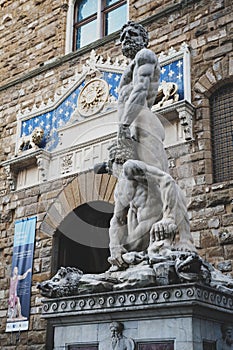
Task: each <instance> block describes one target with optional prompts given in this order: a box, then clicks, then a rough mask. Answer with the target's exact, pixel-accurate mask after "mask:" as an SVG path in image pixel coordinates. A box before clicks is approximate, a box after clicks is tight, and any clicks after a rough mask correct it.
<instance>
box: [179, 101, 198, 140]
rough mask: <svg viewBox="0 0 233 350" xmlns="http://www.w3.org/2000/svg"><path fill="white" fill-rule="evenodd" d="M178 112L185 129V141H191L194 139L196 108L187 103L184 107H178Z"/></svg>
mask: <svg viewBox="0 0 233 350" xmlns="http://www.w3.org/2000/svg"><path fill="white" fill-rule="evenodd" d="M176 110H177V112H178V116H179V120H180V124H181V125H182V127H183V129H184V134H185V140H186V141H190V140H192V139H193V116H194V108H193V106H192V105H190V104H188V103H185V104H184V105H183V106H179V107H177V109H176Z"/></svg>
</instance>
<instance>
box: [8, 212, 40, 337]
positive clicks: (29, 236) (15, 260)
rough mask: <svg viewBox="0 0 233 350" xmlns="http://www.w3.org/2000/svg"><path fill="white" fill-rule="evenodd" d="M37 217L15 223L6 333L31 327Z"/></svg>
mask: <svg viewBox="0 0 233 350" xmlns="http://www.w3.org/2000/svg"><path fill="white" fill-rule="evenodd" d="M35 232H36V217H32V218H27V219H23V220H19V221H16V222H15V234H14V246H13V257H12V272H11V279H10V289H9V300H8V312H7V323H6V332H15V331H24V330H27V329H28V327H29V315H30V299H31V281H32V265H33V254H34V243H35Z"/></svg>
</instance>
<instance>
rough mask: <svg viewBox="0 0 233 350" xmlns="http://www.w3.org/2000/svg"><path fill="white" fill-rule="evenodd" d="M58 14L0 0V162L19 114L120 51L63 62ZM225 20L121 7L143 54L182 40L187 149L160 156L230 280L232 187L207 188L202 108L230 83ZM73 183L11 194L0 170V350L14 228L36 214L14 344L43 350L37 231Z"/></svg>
mask: <svg viewBox="0 0 233 350" xmlns="http://www.w3.org/2000/svg"><path fill="white" fill-rule="evenodd" d="M66 5H67V1H66V0H58V1H57V0H56V1H50V0H23V1H22V0H14V1H11V0H5V1H4V0H3V1H1V4H0V10H1V18H0V48H1V49H0V53H1V61H0V81H1V83H0V101H1V102H0V162H2V161H5V160H8V159H11V158H12V157H14V149H15V141H16V132H17V130H16V127H17V125H16V120H17V119H16V117H17V112H18V111H19V109H21V110H25V109H26V108H31V107H32V106H33V105H34V104H35V103H36V104H37V105H40V104H41V103H42V102H45V103H46V102H47V101H48V99H49V98H51V99H52V98H53V96H54V94H55V93H56V91H58V90H59V88H60V87H61V86H66V84H68V78H69V77H72V76H74V74H75V72H76V71H81V69H82V65H83V63H84V62H85V60H86V59H87V58H88V57H89V55H90V50H91V48H95V50H96V52H97V54H100V55H103V56H104V57H106V58H107V56H110V57H112V58H116V57H118V56H119V55H120V45H119V42H118V40H117V37H114V36H113V40H112V41H108V40H106V39H103V40H102V41H101V45H100V46H98V47H95V45H94V44H92V45H90V46H88V48H86V49H83V50H80V51H79V52H76V53H73V54H70V55H68V56H64V52H65V27H66V11H67V6H66ZM231 13H232V4H231V1H230V0H225V1H224V0H220V1H219V0H214V1H211V2H209V1H207V0H200V1H195V0H193V1H192V0H190V1H179V2H178V1H176V2H174V1H169V0H167V1H165V0H164V1H162V0H161V1H154V0H152V1H143V0H131V1H130V18H131V19H133V20H137V21H139V20H142V22H143V23H144V25H145V26H146V27H147V28H148V30H149V33H150V48H151V49H152V50H154V51H155V52H156V53H160V52H161V51H165V52H166V51H167V50H168V49H169V48H170V47H171V46H173V47H174V48H176V49H177V48H179V46H180V44H181V43H182V42H184V41H185V42H187V44H188V45H189V47H190V50H191V79H192V103H193V105H194V106H195V107H196V113H195V120H194V140H193V141H190V142H189V143H186V144H185V145H182V146H176V147H173V148H169V150H168V155H169V161H170V164H171V168H170V170H171V174H172V175H173V176H174V177H175V179H176V180H177V182H178V183H179V185H180V186H181V187H182V189H183V190H184V191H185V192H186V195H187V201H188V205H189V215H190V222H191V228H192V233H193V237H194V240H195V244H196V246H197V249H198V252H199V253H200V254H201V255H202V256H203V257H205V258H206V259H207V260H208V261H210V262H211V263H213V264H214V265H215V266H216V267H218V268H220V269H221V270H222V271H224V272H227V273H232V265H233V202H232V198H233V181H232V180H233V179H232V180H231V181H230V180H229V181H227V182H224V183H221V184H213V181H212V160H211V159H212V158H211V157H212V156H211V142H210V137H211V130H210V116H209V100H208V99H209V96H210V95H211V93H212V92H213V91H215V89H216V88H218V87H219V86H221V85H223V84H224V83H226V82H229V81H233V68H232V67H233V64H232V63H233V59H232V16H231ZM53 60H54V61H53ZM72 179H73V178H69V177H67V178H64V179H62V180H56V181H53V182H49V183H44V184H42V185H40V186H34V187H31V188H27V189H26V190H20V191H15V192H11V191H10V188H9V184H8V181H7V174H6V173H5V171H4V169H3V167H0V212H1V214H0V297H1V303H0V319H1V323H0V348H2V349H9V350H10V349H15V348H16V337H15V335H14V336H13V337H11V336H9V334H6V333H5V326H6V313H7V300H8V290H9V279H10V271H11V260H12V246H13V238H14V236H13V235H14V221H15V220H17V219H20V218H23V217H27V216H31V215H37V217H38V224H37V232H36V246H35V255H34V265H33V285H32V298H31V317H30V328H29V331H26V332H22V334H21V335H20V343H17V344H18V345H17V349H20V350H21V349H22V350H26V349H35V350H39V349H41V350H42V349H45V337H46V322H45V321H44V320H43V319H41V317H40V313H41V297H40V295H39V294H38V291H37V288H36V285H37V283H38V282H39V281H42V280H44V279H46V278H47V277H48V276H49V275H50V271H51V253H52V249H53V247H52V232H51V231H49V230H48V231H46V230H42V227H43V226H42V223H43V222H46V224H49V216H48V215H47V213H48V212H49V209H50V208H51V206H52V204H53V203H54V201H56V198H58V196H59V195H61V193H64V194H65V196H66V197H69V193H70V190H69V187H68V186H67V185H68V183H70V182H71V180H72ZM104 183H105V182H103V184H104ZM107 186H110V185H109V181H107V184H106V188H107ZM111 186H112V183H111ZM102 191H103V189H102ZM106 193H107V192H106ZM70 200H71V199H70ZM106 200H110V197H109V198H108V199H106ZM63 215H65V213H63ZM62 218H64V217H62V216H61V219H62ZM45 220H46V221H45ZM44 231H46V232H44Z"/></svg>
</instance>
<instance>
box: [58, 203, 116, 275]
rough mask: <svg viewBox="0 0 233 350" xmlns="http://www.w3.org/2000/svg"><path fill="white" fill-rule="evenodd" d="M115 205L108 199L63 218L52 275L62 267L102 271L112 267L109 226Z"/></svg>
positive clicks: (86, 205)
mask: <svg viewBox="0 0 233 350" xmlns="http://www.w3.org/2000/svg"><path fill="white" fill-rule="evenodd" d="M113 209H114V207H113V205H112V204H110V203H108V202H104V201H95V202H89V203H85V204H82V205H80V206H79V207H77V208H76V209H75V210H73V212H71V213H70V214H69V215H67V217H66V218H65V219H64V220H63V222H62V223H61V224H60V226H59V227H58V229H57V231H56V233H55V235H54V249H53V264H52V274H54V273H56V272H57V270H58V269H59V268H60V267H61V266H64V267H67V266H71V267H77V268H79V269H80V270H82V271H83V272H84V273H101V272H104V271H106V270H108V268H109V267H110V264H109V263H108V260H107V258H108V257H109V233H108V231H109V226H110V220H111V218H112V215H113Z"/></svg>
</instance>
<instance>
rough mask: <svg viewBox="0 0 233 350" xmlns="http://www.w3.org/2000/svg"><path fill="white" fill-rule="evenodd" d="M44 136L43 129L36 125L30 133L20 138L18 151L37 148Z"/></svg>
mask: <svg viewBox="0 0 233 350" xmlns="http://www.w3.org/2000/svg"><path fill="white" fill-rule="evenodd" d="M43 137H44V130H43V129H42V128H41V127H36V128H35V129H34V130H33V131H32V133H31V134H30V135H28V136H23V137H22V138H21V140H20V141H21V142H20V146H19V152H22V151H26V150H28V149H37V148H38V147H39V145H40V143H41V141H42V139H43Z"/></svg>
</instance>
